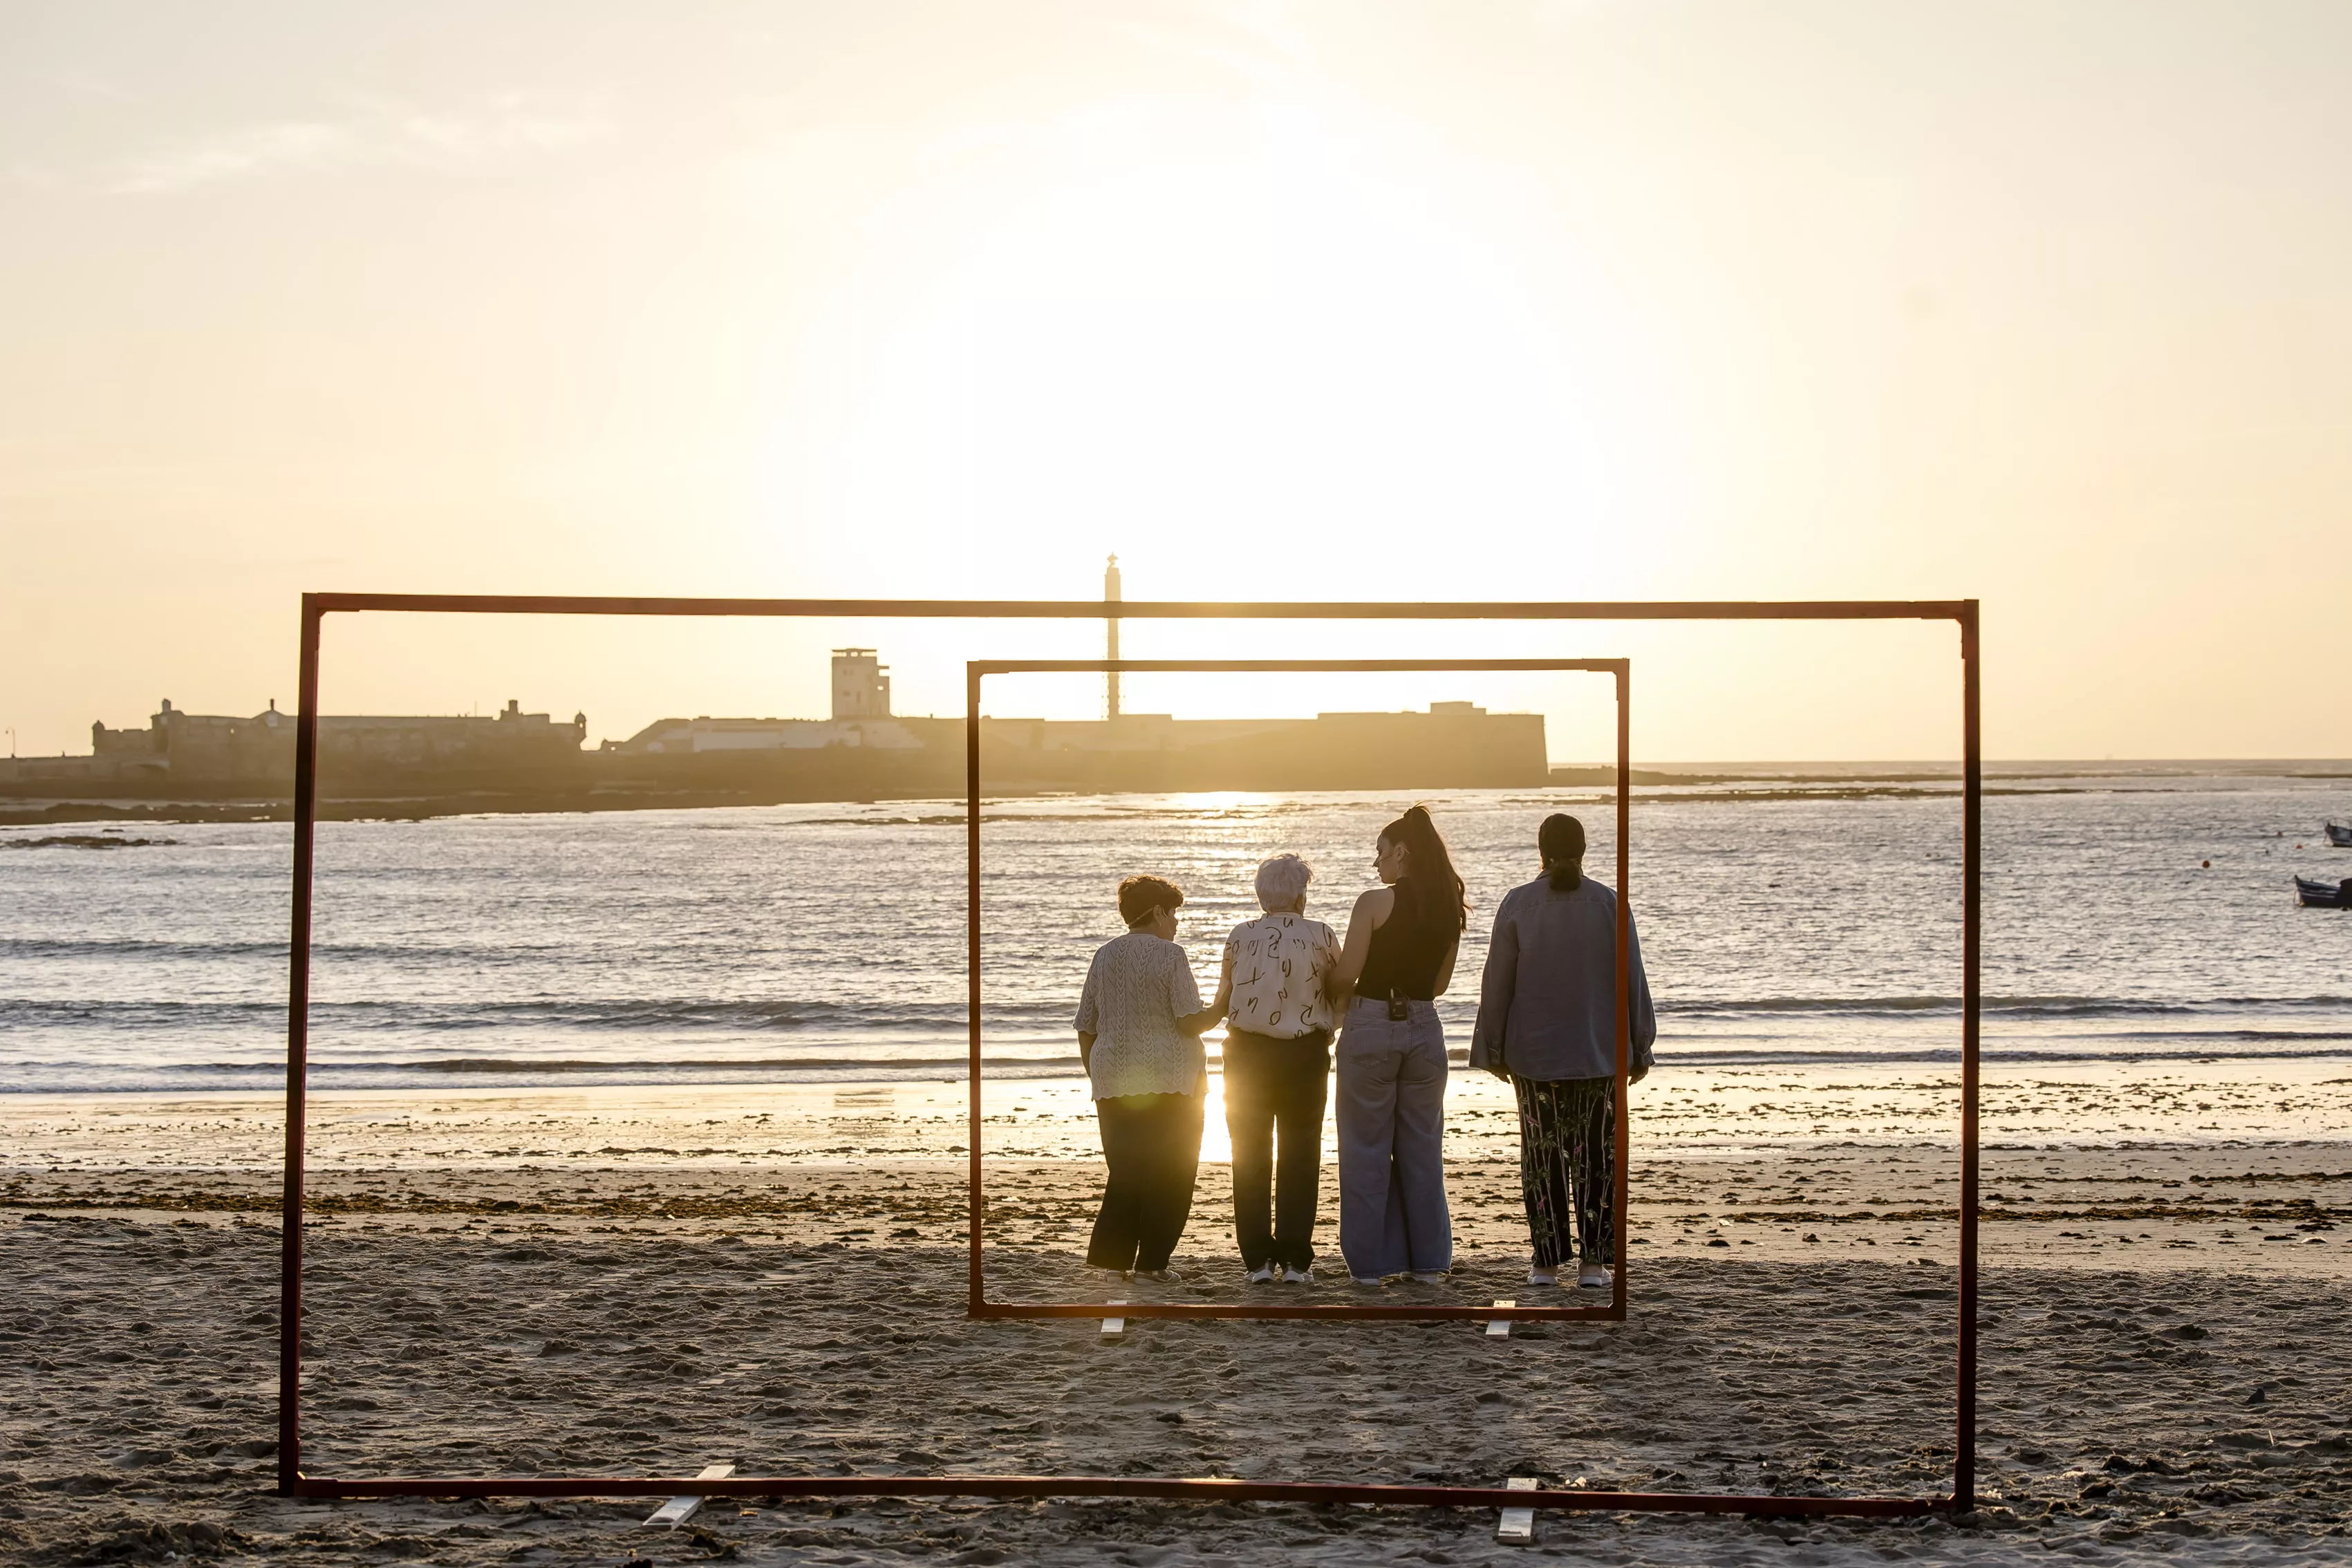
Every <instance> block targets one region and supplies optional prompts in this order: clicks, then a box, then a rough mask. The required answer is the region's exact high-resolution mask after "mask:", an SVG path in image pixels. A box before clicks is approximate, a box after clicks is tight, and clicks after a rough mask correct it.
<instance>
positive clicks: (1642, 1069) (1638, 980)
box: [1625, 910, 1658, 1083]
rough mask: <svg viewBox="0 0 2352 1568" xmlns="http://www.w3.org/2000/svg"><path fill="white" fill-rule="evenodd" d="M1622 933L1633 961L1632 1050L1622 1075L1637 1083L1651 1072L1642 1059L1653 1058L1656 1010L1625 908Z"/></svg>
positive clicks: (1635, 933)
mask: <svg viewBox="0 0 2352 1568" xmlns="http://www.w3.org/2000/svg"><path fill="white" fill-rule="evenodd" d="M1625 934H1626V936H1627V937H1628V938H1630V939H1631V940H1630V941H1629V942H1627V944H1626V951H1627V952H1628V953H1629V954H1630V955H1631V957H1632V960H1633V963H1632V964H1631V969H1632V974H1631V979H1632V981H1633V1051H1632V1053H1631V1058H1632V1059H1631V1060H1630V1061H1629V1063H1628V1064H1627V1065H1628V1068H1629V1070H1628V1071H1627V1073H1626V1075H1625V1076H1626V1078H1627V1079H1629V1080H1630V1081H1632V1082H1634V1083H1639V1082H1641V1081H1642V1080H1643V1079H1644V1078H1647V1077H1648V1076H1649V1073H1650V1069H1649V1068H1648V1067H1647V1066H1645V1065H1643V1058H1644V1057H1647V1058H1651V1059H1653V1060H1654V1059H1655V1057H1656V1053H1655V1052H1654V1050H1653V1049H1652V1048H1651V1047H1654V1046H1655V1045H1656V1044H1657V1043H1658V1011H1657V1008H1656V1007H1655V1006H1654V1005H1652V1004H1651V1001H1650V976H1649V973H1648V972H1647V971H1645V970H1644V969H1643V967H1642V933H1641V932H1640V931H1636V930H1635V929H1634V927H1633V910H1626V911H1625Z"/></svg>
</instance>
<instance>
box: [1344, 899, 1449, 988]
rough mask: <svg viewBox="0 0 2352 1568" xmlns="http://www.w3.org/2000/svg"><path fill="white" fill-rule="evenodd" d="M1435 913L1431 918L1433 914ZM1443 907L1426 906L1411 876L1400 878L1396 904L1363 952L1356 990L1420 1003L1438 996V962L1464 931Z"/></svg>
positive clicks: (1442, 961)
mask: <svg viewBox="0 0 2352 1568" xmlns="http://www.w3.org/2000/svg"><path fill="white" fill-rule="evenodd" d="M1430 916H1435V917H1436V918H1434V919H1430V918H1428V917H1430ZM1453 928H1454V922H1453V921H1449V920H1447V919H1445V918H1444V910H1423V909H1422V907H1421V892H1420V889H1418V888H1416V887H1415V886H1414V885H1413V879H1412V878H1411V877H1400V878H1398V879H1397V880H1396V904H1395V906H1394V907H1393V908H1391V910H1389V918H1388V919H1387V920H1385V921H1382V922H1381V924H1380V925H1379V926H1378V927H1376V928H1374V930H1373V931H1372V949H1371V952H1369V953H1367V954H1366V955H1365V957H1364V972H1363V973H1361V974H1360V975H1358V976H1357V977H1356V994H1357V995H1359V996H1370V997H1371V998H1372V999H1373V1000H1374V1001H1376V1002H1377V1001H1386V1000H1387V999H1388V998H1389V996H1390V995H1391V993H1393V994H1396V995H1399V996H1405V997H1410V998H1412V1000H1413V1001H1416V1002H1433V1001H1435V1000H1436V999H1437V966H1438V965H1439V964H1440V963H1444V960H1445V950H1446V949H1447V948H1449V947H1451V946H1453V945H1454V942H1455V940H1456V939H1457V938H1458V937H1459V935H1460V934H1461V933H1460V932H1458V931H1454V929H1453Z"/></svg>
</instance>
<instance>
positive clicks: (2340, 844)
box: [2327, 822, 2352, 849]
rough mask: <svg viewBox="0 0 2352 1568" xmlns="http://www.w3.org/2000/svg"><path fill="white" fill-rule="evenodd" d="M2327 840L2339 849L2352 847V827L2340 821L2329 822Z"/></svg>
mask: <svg viewBox="0 0 2352 1568" xmlns="http://www.w3.org/2000/svg"><path fill="white" fill-rule="evenodd" d="M2327 842H2329V843H2330V844H2333V845H2335V846H2336V847H2337V848H2338V849H2352V827H2347V826H2344V824H2342V823H2340V822H2331V823H2329V824H2328V825H2327Z"/></svg>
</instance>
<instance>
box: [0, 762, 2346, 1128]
mask: <svg viewBox="0 0 2352 1568" xmlns="http://www.w3.org/2000/svg"><path fill="white" fill-rule="evenodd" d="M2002 788H2003V789H2004V790H2005V791H2010V792H2012V793H2002V794H1997V795H1993V796H1992V797H1991V798H1990V799H1989V800H1988V801H1987V803H1986V809H1985V818H1986V832H1987V850H1986V878H1985V900H1986V902H1985V910H1986V915H1985V921H1986V925H1985V937H1986V941H1985V974H1984V980H1985V994H1986V998H1987V1006H1986V1015H1985V1030H1986V1048H1987V1054H1988V1057H1989V1058H1992V1059H1995V1060H2007V1061H2009V1062H2011V1063H2014V1064H2019V1065H2023V1064H2028V1063H2033V1062H2048V1063H2095V1062H2098V1061H2104V1060H2132V1061H2139V1062H2143V1063H2147V1062H2164V1061H2180V1062H2194V1061H2199V1060H2203V1059H2206V1058H2227V1057H2263V1058H2277V1057H2301V1058H2337V1057H2352V916H2346V915H2341V914H2337V913H2335V912H2332V911H2326V910H2301V909H2298V908H2296V907H2295V903H2294V893H2293V887H2292V880H2291V879H2292V876H2293V874H2294V872H2296V871H2302V872H2304V873H2305V874H2306V875H2325V876H2328V877H2331V878H2333V877H2337V876H2343V875H2352V854H2347V853H2346V852H2343V851H2335V852H2330V851H2329V850H2328V849H2326V847H2324V841H2323V840H2322V838H2321V837H2320V835H2319V825H2320V822H2321V819H2322V818H2323V817H2325V816H2329V815H2334V816H2337V817H2339V818H2340V817H2342V816H2346V815H2347V814H2352V811H2347V806H2352V789H2347V787H2346V786H2345V785H2344V784H2342V783H2341V782H2340V781H2313V780H2292V779H2283V778H2277V779H2273V778H2248V777H2221V776H2214V777H2177V776H2176V777H2141V778H2118V779H2101V780H2086V779H2079V778H2077V779H2058V778H2052V779H2049V780H2043V781H2035V780H2031V779H2023V780H2021V779H2013V778H2012V779H2005V780H2003V781H2002ZM1400 804H1401V803H1400V802H1399V801H1397V800H1394V799H1391V798H1389V797H1387V796H1379V797H1374V796H1369V795H1296V796H1281V795H1186V796H1115V797H1099V798H1089V799H1052V800H1026V801H1007V802H998V803H992V804H991V805H989V806H988V807H987V808H986V810H985V814H984V819H983V821H984V852H983V868H984V869H983V881H982V892H983V897H984V900H985V903H984V914H983V929H984V931H985V933H986V935H985V940H984V943H983V947H984V958H983V967H984V978H985V981H986V1005H985V1007H984V1011H983V1021H984V1025H985V1028H986V1042H987V1051H988V1055H989V1058H990V1064H991V1065H990V1070H991V1072H992V1073H994V1074H1003V1075H1006V1076H1021V1075H1033V1074H1034V1075H1037V1076H1045V1077H1058V1076H1066V1075H1067V1074H1068V1073H1069V1072H1070V1071H1071V1070H1072V1068H1073V1067H1074V1060H1073V1057H1072V1051H1071V1037H1070V1035H1069V1033H1068V1018H1069V1016H1070V1013H1071V1010H1072V1007H1073V1005H1074V1003H1075V999H1076V991H1077V988H1078V984H1079V982H1080V980H1081V979H1082V978H1083V976H1084V973H1085V969H1086V963H1087V957H1088V956H1089V954H1090V953H1091V952H1092V950H1093V948H1094V947H1095V945H1096V944H1097V943H1098V942H1102V941H1104V940H1107V939H1108V937H1110V936H1111V935H1114V934H1116V932H1117V931H1118V929H1119V928H1118V921H1117V916H1116V912H1115V910H1113V908H1112V896H1111V895H1112V889H1113V887H1114V885H1115V883H1116V881H1117V879H1118V877H1119V876H1121V875H1123V874H1125V873H1128V872H1130V871H1136V870H1150V871H1154V872H1157V873H1160V874H1161V875H1166V876H1171V877H1173V878H1174V879H1176V880H1178V881H1179V882H1180V883H1181V884H1182V885H1183V886H1184V887H1185V889H1187V891H1188V893H1189V894H1190V901H1189V902H1188V903H1187V905H1186V907H1185V909H1184V910H1183V921H1182V925H1183V930H1182V934H1181V941H1182V942H1184V944H1185V946H1186V947H1187V948H1188V950H1189V951H1190V952H1191V953H1192V960H1193V964H1194V967H1195V970H1196V972H1198V973H1199V974H1200V976H1201V979H1202V985H1203V988H1204V989H1205V988H1206V987H1207V986H1209V985H1211V984H1213V981H1214V973H1215V965H1216V957H1217V948H1218V942H1219V941H1220V939H1221V937H1222V934H1223V931H1224V930H1225V929H1226V928H1227V927H1228V926H1229V925H1230V924H1231V923H1232V922H1234V921H1236V920H1239V919H1243V918H1246V916H1247V915H1249V914H1250V913H1253V912H1255V901H1254V900H1253V899H1252V897H1251V893H1250V877H1251V873H1252V871H1253V870H1254V868H1255V865H1256V863H1257V861H1258V860H1259V859H1260V858H1262V857H1263V856H1265V855H1267V854H1270V853H1274V852H1276V851H1279V850H1286V849H1292V850H1297V851H1299V852H1302V853H1304V854H1306V855H1307V857H1308V858H1309V859H1311V860H1313V861H1314V862H1315V863H1316V865H1317V866H1318V868H1319V870H1320V880H1319V881H1318V887H1317V890H1316V894H1315V906H1314V909H1313V910H1312V911H1311V912H1315V913H1318V914H1322V915H1325V916H1326V917H1327V918H1333V919H1338V918H1340V917H1341V916H1343V915H1344V911H1345V910H1346V908H1347V905H1348V903H1349V900H1351V899H1352V897H1353V895H1354V893H1355V892H1356V891H1357V890H1359V889H1361V888H1363V887H1365V886H1369V885H1370V855H1371V841H1372V838H1373V837H1374V835H1375V834H1376V833H1377V831H1378V829H1379V827H1380V826H1381V824H1382V823H1383V822H1385V821H1387V820H1388V819H1389V817H1390V816H1392V815H1393V813H1394V811H1395V809H1396V808H1397V806H1398V805H1400ZM1433 805H1434V807H1435V809H1436V812H1437V815H1438V817H1439V821H1440V823H1441V825H1442V826H1443V827H1444V830H1445V832H1446V833H1447V835H1448V836H1449V837H1450V839H1451V841H1452V843H1453V845H1454V850H1455V853H1456V856H1457V858H1458V860H1459V862H1460V864H1461V867H1462V869H1463V872H1464V875H1465V879H1467V881H1468V882H1469V885H1470V894H1471V900H1472V905H1473V912H1472V921H1471V930H1470V934H1469V937H1468V939H1467V941H1466V942H1465V951H1464V953H1463V956H1462V960H1461V963H1460V968H1459V975H1460V978H1459V979H1458V980H1457V983H1456V987H1455V992H1454V994H1453V995H1452V996H1450V997H1448V998H1446V999H1445V1002H1444V1005H1443V1011H1444V1016H1445V1020H1446V1026H1447V1032H1448V1036H1449V1037H1450V1038H1451V1039H1452V1040H1453V1042H1454V1044H1455V1046H1456V1047H1460V1046H1461V1045H1463V1044H1465V1042H1466V1039H1467V1036H1468V1030H1469V1026H1470V1022H1471V1019H1472V1017H1473V1016H1474V1014H1475V996H1476V976H1477V973H1478V967H1479V964H1480V962H1481V960H1482V958H1483V955H1484V951H1485V941H1486V924H1487V922H1488V921H1489V920H1490V919H1491V917H1492V911H1493V910H1494V906H1495V904H1496V901H1497V900H1498V899H1499V898H1500V896H1501V894H1502V892H1503V891H1504V890H1505V889H1507V888H1509V887H1510V886H1512V885H1514V884H1516V883H1517V882H1519V881H1522V880H1526V879H1528V878H1529V877H1530V876H1532V874H1533V872H1534V869H1535V868H1534V865H1533V855H1532V851H1531V848H1530V841H1531V840H1532V838H1533V836H1534V828H1535V825H1536V823H1537V821H1538V820H1539V819H1540V817H1541V816H1543V815H1544V814H1545V813H1546V812H1547V811H1549V810H1554V809H1566V810H1571V811H1574V812H1576V813H1578V814H1579V815H1580V816H1582V817H1583V818H1584V820H1585V823H1586V826H1587V827H1588V828H1589V829H1590V831H1591V837H1592V854H1591V865H1592V867H1593V868H1594V870H1595V871H1596V873H1598V874H1599V875H1601V877H1602V879H1604V880H1606V879H1610V878H1611V876H1612V871H1611V869H1610V868H1612V865H1613V858H1614V853H1615V847H1614V842H1613V823H1612V815H1611V811H1610V808H1609V804H1608V802H1607V801H1606V800H1605V799H1603V798H1602V797H1601V796H1599V795H1595V794H1593V793H1592V792H1590V791H1560V792H1549V793H1544V792H1538V793H1526V792H1516V793H1515V792H1460V793H1455V794H1450V795H1439V796H1437V797H1435V798H1434V800H1433ZM140 833H141V835H142V836H143V837H149V838H151V839H152V838H168V839H170V840H172V842H169V843H160V844H151V845H149V846H148V847H141V848H126V849H120V850H112V851H103V852H101V851H93V850H89V849H85V848H75V847H51V848H41V849H26V850H22V851H18V852H15V853H9V854H5V855H0V1089H16V1090H27V1089H29V1090H49V1091H56V1090H89V1089H200V1088H266V1087H268V1085H269V1084H270V1083H271V1082H272V1079H273V1077H274V1075H275V1074H276V1073H278V1071H280V1070H282V1069H281V1068H279V1067H278V1064H280V1063H282V1061H283V1052H284V1039H285V995H286V945H285V932H286V927H287V917H288V909H287V902H288V901H287V876H288V863H289V829H288V828H287V827H286V826H283V825H226V826H172V827H166V828H161V829H157V828H142V829H141V830H140ZM38 836H40V835H39V834H38V833H37V831H36V830H32V829H13V830H5V832H0V837H16V838H30V837H38ZM2298 842H2300V843H2301V844H2302V845H2303V848H2301V849H2300V850H2297V849H2296V848H2295V847H2294V846H2295V845H2296V844H2297V843H2298ZM1959 858H1960V811H1959V805H1958V798H1957V795H1955V794H1953V793H1952V792H1950V791H1948V790H1946V789H1942V788H1939V787H1932V786H1931V787H1927V788H1921V789H1918V790H1916V791H1914V792H1912V793H1908V794H1905V793H1900V792H1895V793H1880V794H1875V795H1865V796H1864V797H1863V798H1853V792H1850V791H1838V790H1823V791H1821V792H1820V793H1819V794H1818V795H1812V796H1807V795H1803V794H1802V793H1801V792H1800V793H1799V794H1797V795H1796V796H1795V797H1794V798H1790V797H1789V795H1787V794H1785V793H1781V794H1779V795H1776V797H1774V798H1754V796H1753V793H1752V792H1742V791H1740V790H1737V789H1729V788H1720V787H1716V788H1680V789H1666V790H1644V791H1642V792H1640V793H1639V798H1637V800H1636V803H1635V805H1634V808H1633V877H1632V883H1633V886H1632V894H1633V908H1634V910H1635V912H1636V918H1637V920H1638V921H1639V922H1640V928H1641V937H1642V942H1643V952H1644V956H1645V959H1646V961H1647V963H1648V967H1649V972H1650V976H1651V982H1652V985H1653V988H1654V992H1655V994H1656V996H1657V999H1658V1003H1659V1007H1660V1013H1661V1030H1662V1037H1661V1040H1660V1047H1659V1048H1660V1052H1661V1055H1662V1057H1664V1058H1668V1059H1671V1060H1675V1061H1676V1062H1679V1063H1682V1064H1685V1065H1713V1066H1723V1067H1728V1066H1736V1065H1742V1064H1748V1065H1769V1064H1789V1065H1791V1066H1796V1065H1811V1066H1813V1067H1830V1066H1834V1065H1839V1064H1847V1065H1852V1066H1855V1067H1868V1066H1872V1065H1881V1066H1888V1067H1894V1066H1899V1065H1900V1064H1904V1063H1937V1062H1948V1061H1950V1060H1952V1059H1954V1058H1955V1057H1956V1056H1957V1053H1958V1007H1957V998H1958V989H1959V915H1960V903H1959V896H1960V889H1959ZM2207 860H2210V862H2211V865H2210V868H2207V867H2205V866H2204V865H2202V864H2201V863H2202V862H2204V861H2207ZM963 871H964V835H963V825H962V814H961V806H960V805H956V804H954V803H947V804H940V803H929V804H923V803H917V804H904V803H900V804H892V805H818V806H777V807H770V808H749V809H742V810H719V811H697V812H630V813H606V814H600V815H593V816H481V817H465V818H448V819H442V820H436V821H426V822H383V823H331V824H326V825H323V826H321V827H320V830H319V875H318V881H317V889H318V905H317V920H318V924H317V948H316V968H315V971H314V975H315V979H314V985H315V992H314V997H315V1000H314V1004H313V1007H312V1011H311V1029H312V1035H311V1039H312V1047H311V1049H312V1062H313V1071H312V1081H313V1083H314V1084H316V1085H318V1086H320V1087H321V1088H336V1087H341V1088H365V1087H386V1088H388V1087H397V1086H402V1085H412V1086H415V1085H430V1084H434V1083H441V1084H447V1085H450V1086H452V1087H455V1086H457V1085H460V1084H463V1085H466V1086H469V1087H487V1086H489V1085H493V1084H518V1085H520V1084H530V1083H544V1084H553V1083H568V1084H573V1085H588V1084H598V1083H611V1084H662V1083H679V1082H695V1081H706V1082H708V1081H746V1080H787V1081H790V1080H807V1079H857V1080H872V1079H892V1078H896V1079H957V1078H961V1076H962V1074H963V1068H964V1048H965V970H964V910H963V901H964V875H963Z"/></svg>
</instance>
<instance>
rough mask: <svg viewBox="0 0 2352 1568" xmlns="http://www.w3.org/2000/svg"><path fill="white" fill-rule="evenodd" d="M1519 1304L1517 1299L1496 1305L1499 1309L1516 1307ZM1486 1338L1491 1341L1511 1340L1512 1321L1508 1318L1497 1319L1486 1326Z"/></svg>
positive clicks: (1499, 1302) (1498, 1302)
mask: <svg viewBox="0 0 2352 1568" xmlns="http://www.w3.org/2000/svg"><path fill="white" fill-rule="evenodd" d="M1518 1304H1519V1303H1518V1301H1517V1299H1516V1298H1515V1299H1513V1300H1508V1301H1497V1302H1496V1303H1495V1305H1496V1306H1497V1307H1516V1306H1517V1305H1518ZM1486 1337H1487V1338H1488V1339H1490V1340H1507V1339H1509V1338H1510V1337H1511V1320H1510V1319H1508V1318H1496V1319H1495V1320H1493V1321H1491V1322H1489V1323H1488V1324H1487V1325H1486Z"/></svg>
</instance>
